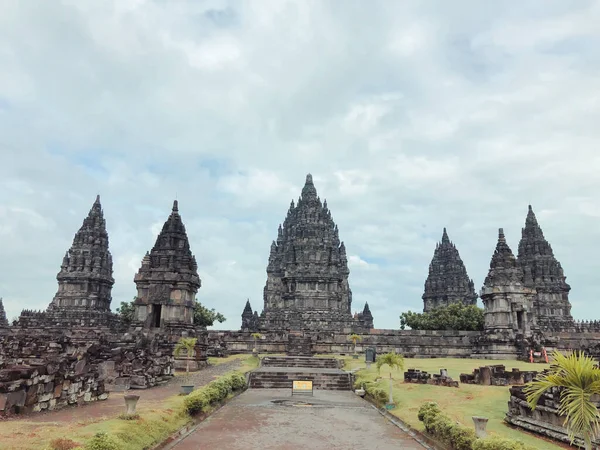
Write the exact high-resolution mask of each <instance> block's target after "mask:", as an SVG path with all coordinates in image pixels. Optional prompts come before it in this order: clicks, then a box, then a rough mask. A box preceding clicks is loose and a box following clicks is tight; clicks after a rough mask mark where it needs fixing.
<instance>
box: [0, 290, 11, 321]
mask: <svg viewBox="0 0 600 450" xmlns="http://www.w3.org/2000/svg"><path fill="white" fill-rule="evenodd" d="M8 325H9V324H8V319H7V318H6V311H4V303H2V297H0V328H6V327H8Z"/></svg>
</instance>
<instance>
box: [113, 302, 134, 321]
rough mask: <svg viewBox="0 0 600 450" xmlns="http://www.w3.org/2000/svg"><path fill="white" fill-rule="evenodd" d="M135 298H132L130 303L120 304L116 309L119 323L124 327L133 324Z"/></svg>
mask: <svg viewBox="0 0 600 450" xmlns="http://www.w3.org/2000/svg"><path fill="white" fill-rule="evenodd" d="M136 298H137V297H133V300H131V301H130V302H121V306H119V307H118V308H117V314H118V315H119V317H120V319H121V322H123V324H125V325H130V324H131V322H133V314H134V312H135V306H133V305H134V303H135V299H136Z"/></svg>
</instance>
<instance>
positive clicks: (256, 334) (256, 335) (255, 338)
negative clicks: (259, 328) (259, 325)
mask: <svg viewBox="0 0 600 450" xmlns="http://www.w3.org/2000/svg"><path fill="white" fill-rule="evenodd" d="M251 336H252V337H253V338H254V349H253V350H252V353H254V354H257V353H258V350H257V349H256V341H257V340H258V339H260V338H261V337H262V334H260V333H252V334H251Z"/></svg>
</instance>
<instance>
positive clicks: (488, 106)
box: [0, 0, 600, 329]
mask: <svg viewBox="0 0 600 450" xmlns="http://www.w3.org/2000/svg"><path fill="white" fill-rule="evenodd" d="M598 23H600V3H599V2H597V1H568V2H567V1H564V0H538V1H523V0H519V1H516V0H515V1H508V2H489V1H485V2H483V1H480V0H473V1H459V0H454V1H448V0H440V1H428V2H422V1H414V2H411V1H393V0H388V1H373V0H369V1H363V0H361V1H358V0H356V1H353V0H344V1H343V0H337V1H325V0H315V1H309V0H302V1H300V0H299V1H285V0H271V1H268V0H261V1H256V2H252V1H232V2H228V1H189V2H185V1H165V0H163V1H158V0H157V1H144V0H135V1H133V0H128V1H125V0H113V1H109V0H102V1H101V0H97V1H81V0H72V1H60V2H59V1H23V0H2V1H1V2H0V152H1V164H0V184H1V186H2V188H1V189H0V297H3V298H4V304H5V307H6V310H7V315H8V317H9V319H12V318H14V317H16V316H17V315H18V314H19V313H20V311H21V309H22V308H34V309H44V308H46V306H47V305H48V304H49V303H50V301H51V300H52V297H53V296H54V294H55V292H56V290H57V282H56V274H57V272H58V271H59V269H60V264H61V261H62V257H63V255H64V253H65V251H66V250H67V249H68V248H69V246H70V245H71V242H72V239H73V235H74V234H75V232H76V231H77V229H78V228H79V227H80V226H81V223H82V221H83V218H84V217H85V216H86V215H87V213H88V211H89V209H90V207H91V205H92V203H93V201H94V199H95V196H96V194H98V193H99V194H100V195H101V198H102V205H103V207H104V214H105V217H106V222H107V228H108V232H109V236H110V250H111V252H112V255H113V259H114V277H115V280H116V282H115V285H114V288H113V303H112V307H113V309H115V308H116V307H117V306H118V305H119V303H120V302H121V301H126V300H131V299H132V297H133V296H134V295H135V285H134V283H133V276H134V274H135V272H136V271H137V270H138V269H139V266H140V263H141V259H142V256H143V255H144V253H145V252H146V251H147V250H149V249H150V248H151V247H152V246H153V244H154V241H155V238H156V235H157V233H158V231H159V230H160V227H161V226H162V224H163V222H164V221H165V220H166V219H167V217H168V215H169V212H170V209H171V205H172V201H173V199H174V198H175V197H177V199H178V200H179V209H180V212H181V215H182V218H183V220H184V223H185V225H186V227H187V230H188V235H189V238H190V243H191V247H192V251H193V252H194V254H195V255H196V259H197V261H198V266H199V273H200V277H201V279H202V287H201V289H200V291H199V293H198V299H199V300H200V301H201V302H203V303H204V304H205V305H207V306H209V307H211V308H216V309H217V310H218V311H221V312H223V313H224V314H225V315H226V316H227V321H226V322H225V323H224V324H222V325H220V326H219V328H229V329H238V328H239V326H240V323H241V319H240V315H241V313H242V309H243V307H244V304H245V301H246V298H250V301H251V303H252V306H253V307H254V308H255V309H259V310H261V309H262V304H263V301H262V292H263V287H264V284H265V281H266V272H265V270H266V265H267V260H268V256H269V248H270V244H271V241H272V240H273V239H276V237H277V226H278V224H279V223H280V222H282V221H283V219H284V217H285V214H286V212H287V209H288V207H289V203H290V201H291V200H292V199H297V198H298V196H299V194H300V191H301V189H302V186H303V184H304V179H305V176H306V174H307V173H308V172H310V173H312V174H313V177H314V181H315V185H316V187H317V190H318V192H319V195H320V196H321V199H325V198H326V199H327V201H328V205H329V207H330V209H331V211H332V214H333V218H334V220H335V221H336V223H337V224H338V226H339V229H340V238H341V239H342V240H343V241H345V244H346V248H347V252H348V255H349V261H350V286H351V289H352V291H353V299H354V302H353V309H354V310H358V309H362V307H363V305H364V303H365V301H368V302H369V305H370V307H371V311H372V312H373V315H374V319H375V326H376V327H377V328H398V327H399V320H398V316H399V315H400V313H401V312H402V311H406V310H408V309H412V310H421V309H422V300H421V295H422V293H423V284H424V281H425V278H426V276H427V272H428V265H429V262H430V260H431V257H432V256H433V251H434V248H435V244H436V242H437V241H439V240H440V239H441V235H442V228H443V227H444V226H445V227H447V228H448V233H449V235H450V239H451V240H453V241H454V242H455V244H456V245H457V247H458V250H459V252H460V254H461V257H462V259H463V261H464V262H465V264H466V267H467V271H468V273H469V275H470V276H471V277H472V278H473V279H474V281H475V286H476V287H477V290H479V289H480V288H481V285H482V283H483V280H484V278H485V276H486V274H487V270H488V268H489V262H490V258H491V255H492V252H493V250H494V248H495V245H496V240H497V232H498V228H499V227H504V229H505V232H506V237H507V241H508V243H509V245H510V246H511V248H512V249H513V251H514V252H515V253H516V251H517V245H518V241H519V238H520V230H521V227H523V226H524V223H525V216H526V213H527V205H528V204H529V203H531V204H532V205H533V208H534V211H535V212H536V214H537V217H538V220H539V222H540V225H541V226H542V229H543V230H544V233H545V235H546V237H547V238H548V240H549V241H550V243H551V244H552V247H553V249H554V252H555V255H556V256H557V258H558V259H559V261H560V262H561V263H562V265H563V268H564V270H565V274H566V275H567V281H568V282H569V283H570V284H571V286H572V291H571V296H570V298H571V302H572V304H573V314H574V316H575V317H576V318H580V319H583V318H586V319H589V318H594V317H596V318H600V308H599V307H598V305H599V304H600V303H599V302H600V286H599V284H598V273H599V272H600V258H599V257H598V254H599V251H600V226H599V221H600V203H599V197H600V176H599V171H600V153H599V151H598V149H599V147H600V145H599V144H600V126H599V124H600V50H599V49H600V27H598Z"/></svg>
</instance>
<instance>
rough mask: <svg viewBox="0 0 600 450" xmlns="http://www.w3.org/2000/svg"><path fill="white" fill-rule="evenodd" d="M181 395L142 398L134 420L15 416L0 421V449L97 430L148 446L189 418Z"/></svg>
mask: <svg viewBox="0 0 600 450" xmlns="http://www.w3.org/2000/svg"><path fill="white" fill-rule="evenodd" d="M221 359H223V360H224V359H225V358H221ZM233 359H243V362H242V365H241V367H239V368H238V369H237V370H238V371H241V372H248V371H250V370H252V369H255V368H256V367H258V359H257V358H255V357H252V356H249V355H236V358H231V359H229V361H231V360H233ZM219 362H221V361H219ZM222 362H226V361H222ZM211 364H214V362H211ZM184 398H185V397H183V396H180V395H172V396H169V397H167V398H163V399H157V400H152V401H151V400H145V401H144V402H143V403H141V404H139V406H138V408H137V412H138V413H139V415H140V419H138V420H121V419H119V418H118V417H117V415H114V416H113V417H106V416H100V417H97V418H94V419H88V420H85V421H83V420H82V421H76V420H72V421H60V422H59V421H56V422H50V421H43V422H42V421H35V416H32V418H33V420H32V421H25V420H18V419H16V420H8V421H4V422H0V449H2V450H3V449H11V450H32V449H40V450H44V449H46V448H50V447H49V443H50V442H51V441H52V440H54V439H56V438H68V439H71V440H73V441H75V442H77V443H79V444H81V445H82V446H83V444H85V442H86V441H87V440H89V439H90V438H92V437H93V436H94V435H95V434H96V433H98V432H107V433H110V434H111V435H116V436H119V437H120V439H121V440H122V441H124V442H125V444H126V447H125V449H126V450H141V449H143V448H149V447H150V446H152V445H153V444H156V443H159V442H162V441H163V440H165V439H166V438H167V437H169V436H170V435H171V434H173V433H174V432H176V431H177V430H179V429H180V428H182V427H183V426H184V425H186V424H187V423H188V422H190V421H191V418H190V416H188V415H187V414H186V413H185V412H184V409H183V401H184ZM100 403H101V402H100ZM88 407H93V405H90V406H88ZM73 410H75V408H73Z"/></svg>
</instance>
